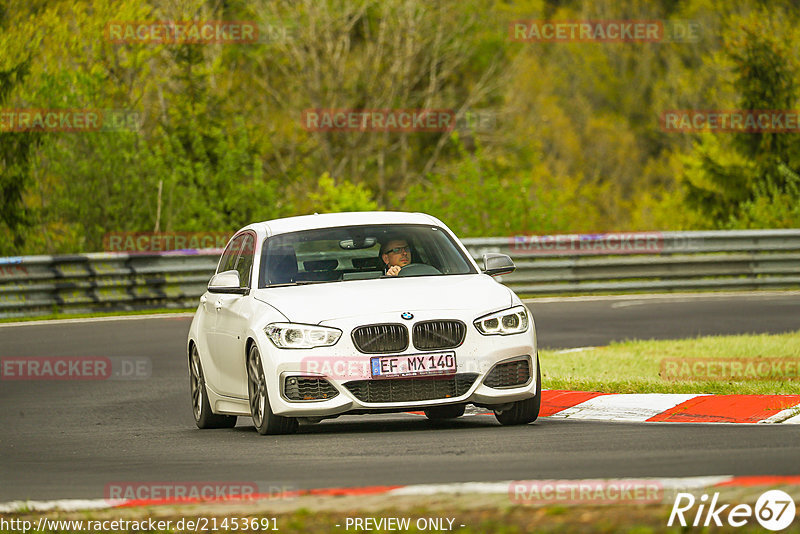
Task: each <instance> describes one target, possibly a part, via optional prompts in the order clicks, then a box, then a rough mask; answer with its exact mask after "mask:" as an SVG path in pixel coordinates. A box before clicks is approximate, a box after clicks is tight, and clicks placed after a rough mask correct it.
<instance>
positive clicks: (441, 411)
mask: <svg viewBox="0 0 800 534" xmlns="http://www.w3.org/2000/svg"><path fill="white" fill-rule="evenodd" d="M466 407H467V405H466V404H448V405H447V406H431V407H430V408H426V409H425V417H427V418H428V419H430V420H431V421H446V420H447V419H455V418H457V417H461V416H462V415H464V409H465V408H466Z"/></svg>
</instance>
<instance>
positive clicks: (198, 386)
mask: <svg viewBox="0 0 800 534" xmlns="http://www.w3.org/2000/svg"><path fill="white" fill-rule="evenodd" d="M190 355H191V356H190V358H189V388H190V390H191V393H192V413H193V414H194V422H195V424H196V425H197V428H233V427H235V426H236V416H235V415H218V414H215V413H214V412H212V411H211V405H210V404H209V402H208V391H206V381H205V378H204V376H203V365H202V364H201V363H200V354H198V352H197V346H195V345H194V344H192V350H191V352H190Z"/></svg>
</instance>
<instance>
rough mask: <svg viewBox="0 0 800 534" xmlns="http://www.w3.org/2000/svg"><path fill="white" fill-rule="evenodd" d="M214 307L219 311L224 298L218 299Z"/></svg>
mask: <svg viewBox="0 0 800 534" xmlns="http://www.w3.org/2000/svg"><path fill="white" fill-rule="evenodd" d="M214 308H216V310H217V311H219V310H220V309H222V299H217V303H216V304H214Z"/></svg>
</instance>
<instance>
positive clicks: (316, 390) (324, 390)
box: [283, 376, 339, 401]
mask: <svg viewBox="0 0 800 534" xmlns="http://www.w3.org/2000/svg"><path fill="white" fill-rule="evenodd" d="M283 394H284V396H285V397H286V398H287V399H289V400H294V401H310V400H326V399H332V398H333V397H335V396H336V395H338V394H339V392H338V391H337V390H336V388H335V387H333V385H331V383H330V382H328V381H327V380H325V379H324V378H313V377H309V376H289V377H286V380H285V381H284V384H283Z"/></svg>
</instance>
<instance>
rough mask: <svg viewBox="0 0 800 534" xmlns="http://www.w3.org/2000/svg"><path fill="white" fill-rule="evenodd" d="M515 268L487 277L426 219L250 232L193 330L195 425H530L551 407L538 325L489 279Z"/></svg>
mask: <svg viewBox="0 0 800 534" xmlns="http://www.w3.org/2000/svg"><path fill="white" fill-rule="evenodd" d="M398 244H399V245H400V246H397V245H398ZM387 247H390V248H387ZM393 265H396V266H395V267H392V266H393ZM398 270H399V272H398ZM513 270H514V264H513V262H512V261H511V258H509V257H508V256H505V255H502V254H487V255H485V256H484V257H483V268H482V269H481V268H479V266H478V265H477V264H476V263H475V261H474V260H473V259H472V257H471V256H470V254H469V253H468V251H467V249H466V248H465V247H464V245H463V244H462V243H461V242H460V241H459V240H458V239H457V238H456V236H455V235H454V234H453V233H452V232H451V231H450V230H449V229H448V228H447V227H446V226H445V225H444V224H443V223H442V222H441V221H439V220H438V219H436V218H434V217H431V216H430V215H425V214H422V213H399V212H360V213H336V214H326V215H307V216H301V217H291V218H286V219H278V220H273V221H266V222H262V223H256V224H251V225H249V226H247V227H245V228H242V229H241V230H240V231H239V232H237V233H236V234H235V235H234V236H233V238H232V239H231V240H230V242H229V243H228V245H227V247H226V248H225V251H224V252H223V254H222V257H221V258H220V261H219V265H218V267H217V271H216V274H215V275H214V276H213V277H212V278H211V281H210V282H209V284H208V291H207V292H206V293H205V294H204V295H203V296H202V297H201V298H200V305H199V306H198V308H197V312H196V313H195V316H194V320H193V321H192V325H191V328H190V330H189V339H188V344H187V355H188V359H187V361H188V365H189V378H190V387H191V396H192V408H193V412H194V417H195V421H196V423H197V426H198V427H200V428H221V427H232V426H234V425H235V424H236V418H237V416H249V417H252V418H253V423H254V424H255V427H256V429H257V430H258V432H260V433H261V434H284V433H290V432H294V431H296V430H297V427H298V422H304V423H313V422H318V421H320V420H322V419H325V418H329V417H336V416H338V415H342V414H369V413H386V412H403V411H412V410H421V411H424V413H425V415H426V416H427V417H428V418H430V419H432V420H443V419H452V418H456V417H459V416H461V415H463V414H464V408H465V406H466V405H467V404H473V405H476V406H480V407H485V408H488V409H490V410H493V411H494V413H495V416H496V417H497V420H498V421H499V422H500V423H502V424H504V425H513V424H526V423H529V422H532V421H534V420H535V419H536V418H537V417H538V415H539V407H540V400H541V380H540V377H541V373H540V370H539V361H538V355H537V346H536V332H535V327H534V322H533V317H532V316H531V314H530V312H529V311H528V310H527V308H526V307H525V306H524V305H523V304H522V302H521V301H520V299H519V297H517V296H516V295H515V294H514V293H513V292H512V291H511V290H510V289H508V288H506V287H504V286H503V285H501V284H500V283H498V282H497V281H495V280H494V279H493V278H492V276H497V275H501V274H507V273H510V272H512V271H513Z"/></svg>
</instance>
